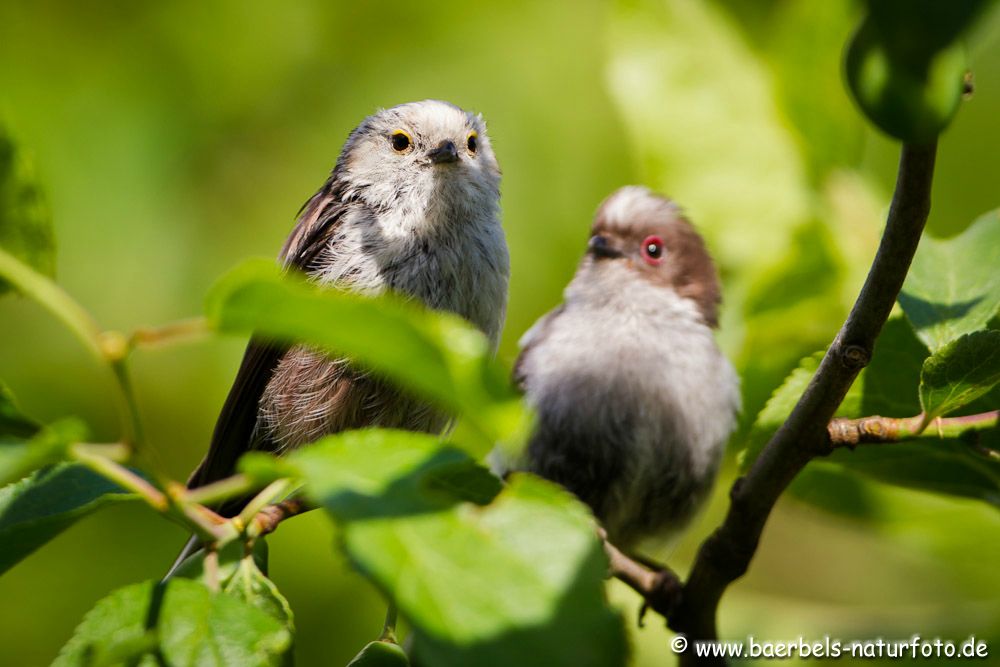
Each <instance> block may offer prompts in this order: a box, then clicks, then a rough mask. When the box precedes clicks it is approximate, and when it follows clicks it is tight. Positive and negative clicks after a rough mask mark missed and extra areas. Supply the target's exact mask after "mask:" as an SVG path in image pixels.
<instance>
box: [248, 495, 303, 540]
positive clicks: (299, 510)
mask: <svg viewBox="0 0 1000 667" xmlns="http://www.w3.org/2000/svg"><path fill="white" fill-rule="evenodd" d="M312 509H313V506H312V505H310V504H309V503H308V502H306V501H305V500H304V499H302V498H289V499H288V500H283V501H281V502H280V503H275V504H274V505H268V506H267V507H265V508H263V509H261V511H260V512H258V513H257V515H256V516H255V517H254V518H253V521H251V522H250V523H249V525H247V527H246V535H247V537H251V538H255V537H260V536H262V535H267V534H269V533H273V532H274V530H275V529H276V528H277V527H278V524H279V523H281V522H282V521H284V520H285V519H290V518H291V517H293V516H297V515H299V514H304V513H305V512H308V511H310V510H312Z"/></svg>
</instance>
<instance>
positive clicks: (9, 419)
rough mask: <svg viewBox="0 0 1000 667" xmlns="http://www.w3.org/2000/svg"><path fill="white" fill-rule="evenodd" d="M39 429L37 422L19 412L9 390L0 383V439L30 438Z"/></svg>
mask: <svg viewBox="0 0 1000 667" xmlns="http://www.w3.org/2000/svg"><path fill="white" fill-rule="evenodd" d="M40 428H41V426H40V425H39V424H38V423H37V422H35V421H34V420H33V419H30V418H29V417H26V416H25V415H24V414H23V413H22V412H21V410H20V408H18V406H17V402H16V401H15V400H14V394H13V393H12V392H11V391H10V388H9V387H7V385H6V384H4V383H3V382H0V438H4V437H7V436H13V437H15V438H30V437H31V436H33V435H35V433H37V432H38V430H39V429H40ZM0 446H2V445H0Z"/></svg>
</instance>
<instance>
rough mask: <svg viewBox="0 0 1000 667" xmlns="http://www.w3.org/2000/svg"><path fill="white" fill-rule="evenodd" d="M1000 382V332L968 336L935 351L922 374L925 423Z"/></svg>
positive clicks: (952, 410) (925, 363)
mask: <svg viewBox="0 0 1000 667" xmlns="http://www.w3.org/2000/svg"><path fill="white" fill-rule="evenodd" d="M997 383H1000V331H976V332H974V333H970V334H966V335H964V336H962V337H961V338H959V339H958V340H956V341H954V342H952V343H949V344H948V345H946V346H945V347H943V348H942V349H940V350H939V351H937V352H935V353H934V354H933V355H932V356H931V357H930V358H929V359H927V361H925V362H924V367H923V371H922V372H921V374H920V404H921V406H922V407H923V410H924V415H925V422H928V423H929V422H930V421H931V420H932V419H934V418H935V417H940V416H942V415H946V414H949V413H951V412H954V411H956V410H958V409H960V408H962V407H964V406H966V405H968V404H969V403H971V402H972V401H974V400H976V399H977V398H979V397H980V396H983V395H985V394H986V393H987V392H989V391H990V389H992V388H993V387H994V386H995V385H996V384H997Z"/></svg>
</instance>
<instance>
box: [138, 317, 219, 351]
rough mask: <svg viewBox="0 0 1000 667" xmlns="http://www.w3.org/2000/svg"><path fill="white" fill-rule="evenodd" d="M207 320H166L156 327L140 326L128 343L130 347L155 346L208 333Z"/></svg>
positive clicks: (195, 318) (201, 318) (202, 318)
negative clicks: (165, 322)
mask: <svg viewBox="0 0 1000 667" xmlns="http://www.w3.org/2000/svg"><path fill="white" fill-rule="evenodd" d="M208 333H210V329H209V328H208V321H207V320H206V319H205V318H204V317H192V318H189V319H186V320H178V321H176V322H168V323H167V324H163V325H160V326H156V327H141V328H139V329H136V330H135V331H133V332H132V335H131V336H129V340H128V344H129V347H130V348H136V347H157V346H160V345H168V344H170V343H176V342H180V341H184V340H189V339H196V338H201V337H203V336H206V335H208Z"/></svg>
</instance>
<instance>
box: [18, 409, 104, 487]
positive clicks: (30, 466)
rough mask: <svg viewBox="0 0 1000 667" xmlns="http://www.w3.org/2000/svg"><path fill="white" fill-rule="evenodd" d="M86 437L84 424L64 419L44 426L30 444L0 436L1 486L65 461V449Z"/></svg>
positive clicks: (29, 441) (28, 441)
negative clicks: (51, 464)
mask: <svg viewBox="0 0 1000 667" xmlns="http://www.w3.org/2000/svg"><path fill="white" fill-rule="evenodd" d="M86 436H87V429H86V427H85V426H84V425H83V423H82V422H80V421H78V420H76V419H64V420H62V421H58V422H55V423H53V424H49V425H48V426H45V427H44V428H43V429H42V430H40V431H38V433H36V434H35V435H34V436H33V437H32V438H31V439H30V440H27V441H20V440H16V439H10V438H3V437H0V486H3V485H5V484H10V483H11V482H14V481H17V480H19V479H21V478H22V477H24V476H25V475H27V474H28V473H30V472H31V471H32V470H35V469H37V468H41V467H43V466H47V465H49V464H50V463H55V462H57V461H60V460H62V459H64V458H65V457H66V448H67V447H68V446H69V445H70V444H72V443H74V442H79V441H81V440H84V439H85V438H86Z"/></svg>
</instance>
